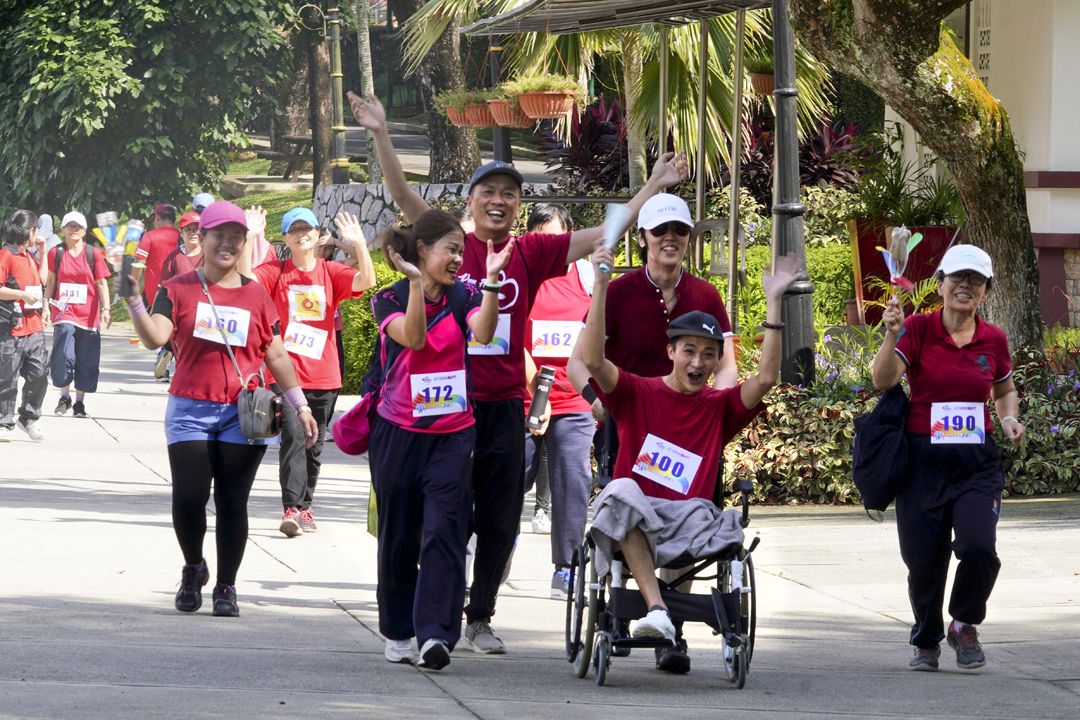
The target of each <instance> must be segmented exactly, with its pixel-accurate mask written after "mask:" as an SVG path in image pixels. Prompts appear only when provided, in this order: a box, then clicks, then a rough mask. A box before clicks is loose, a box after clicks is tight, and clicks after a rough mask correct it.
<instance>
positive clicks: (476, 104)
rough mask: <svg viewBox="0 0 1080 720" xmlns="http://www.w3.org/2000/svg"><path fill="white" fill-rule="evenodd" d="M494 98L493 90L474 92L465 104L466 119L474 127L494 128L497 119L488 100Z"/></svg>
mask: <svg viewBox="0 0 1080 720" xmlns="http://www.w3.org/2000/svg"><path fill="white" fill-rule="evenodd" d="M492 97H494V92H492V91H491V90H474V91H473V92H472V94H471V96H470V97H469V98H468V99H467V102H466V103H465V119H466V120H467V121H468V123H469V125H471V126H473V127H492V126H493V125H494V124H495V118H494V116H492V114H491V108H490V107H489V106H488V102H487V101H488V100H489V99H490V98H492Z"/></svg>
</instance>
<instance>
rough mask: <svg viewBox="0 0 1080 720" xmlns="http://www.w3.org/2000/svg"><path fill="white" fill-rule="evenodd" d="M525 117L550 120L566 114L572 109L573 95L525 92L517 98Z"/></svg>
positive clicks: (550, 92)
mask: <svg viewBox="0 0 1080 720" xmlns="http://www.w3.org/2000/svg"><path fill="white" fill-rule="evenodd" d="M518 103H520V104H521V109H522V110H523V111H524V112H525V114H526V115H528V116H529V117H531V118H533V119H534V120H552V119H555V118H560V117H562V116H563V115H566V114H568V113H569V112H570V111H571V110H572V109H573V107H574V95H573V94H572V93H567V92H552V91H540V92H527V93H522V94H521V95H519V96H518Z"/></svg>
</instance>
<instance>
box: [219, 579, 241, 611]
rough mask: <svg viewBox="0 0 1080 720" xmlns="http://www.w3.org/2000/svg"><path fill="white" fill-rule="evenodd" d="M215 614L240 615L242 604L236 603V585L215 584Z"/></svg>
mask: <svg viewBox="0 0 1080 720" xmlns="http://www.w3.org/2000/svg"><path fill="white" fill-rule="evenodd" d="M214 615H215V616H217V617H240V606H239V605H237V604H236V586H235V585H222V584H221V583H218V584H217V585H215V586H214Z"/></svg>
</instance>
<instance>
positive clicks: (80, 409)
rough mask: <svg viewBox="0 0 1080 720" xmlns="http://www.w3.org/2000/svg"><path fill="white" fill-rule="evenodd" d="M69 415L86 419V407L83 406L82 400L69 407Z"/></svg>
mask: <svg viewBox="0 0 1080 720" xmlns="http://www.w3.org/2000/svg"><path fill="white" fill-rule="evenodd" d="M71 414H72V415H74V416H75V417H86V406H85V405H83V401H82V400H76V401H75V404H74V405H72V406H71Z"/></svg>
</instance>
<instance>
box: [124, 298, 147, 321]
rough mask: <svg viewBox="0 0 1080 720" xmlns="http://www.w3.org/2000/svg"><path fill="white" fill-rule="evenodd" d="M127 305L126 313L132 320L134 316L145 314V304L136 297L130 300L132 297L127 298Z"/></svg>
mask: <svg viewBox="0 0 1080 720" xmlns="http://www.w3.org/2000/svg"><path fill="white" fill-rule="evenodd" d="M127 306H128V314H129V315H131V319H132V320H134V319H135V318H138V317H142V316H143V315H146V306H145V305H143V302H142V300H138V299H136V300H132V299H130V298H129V299H128V301H127Z"/></svg>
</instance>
